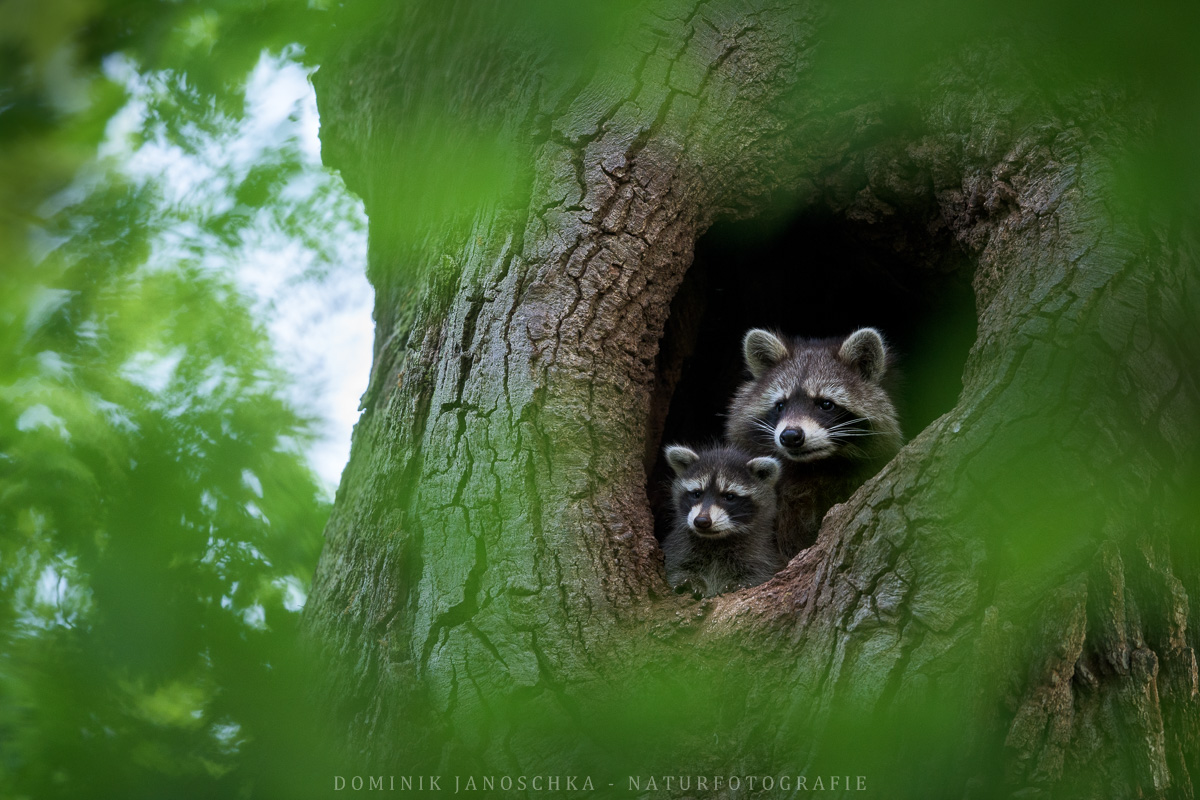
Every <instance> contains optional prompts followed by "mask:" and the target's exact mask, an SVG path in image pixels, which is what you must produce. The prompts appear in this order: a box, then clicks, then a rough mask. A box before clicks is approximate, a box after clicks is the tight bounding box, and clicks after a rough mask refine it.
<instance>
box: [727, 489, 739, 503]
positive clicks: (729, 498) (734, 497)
mask: <svg viewBox="0 0 1200 800" xmlns="http://www.w3.org/2000/svg"><path fill="white" fill-rule="evenodd" d="M737 499H738V496H737V495H736V494H734V493H733V492H726V493H725V501H726V502H728V503H732V502H734V501H735V500H737Z"/></svg>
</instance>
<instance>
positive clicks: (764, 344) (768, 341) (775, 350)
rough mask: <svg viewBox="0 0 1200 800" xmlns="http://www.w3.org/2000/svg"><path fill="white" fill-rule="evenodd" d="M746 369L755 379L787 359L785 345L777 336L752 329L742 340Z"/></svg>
mask: <svg viewBox="0 0 1200 800" xmlns="http://www.w3.org/2000/svg"><path fill="white" fill-rule="evenodd" d="M742 354H743V355H744V356H745V357H746V367H747V368H748V369H749V370H750V374H751V375H753V376H754V377H755V378H759V377H762V374H763V373H764V372H766V371H767V370H769V369H770V368H771V367H773V366H775V365H776V364H778V363H779V362H780V361H783V359H785V358H787V354H788V351H787V345H786V344H784V343H783V342H782V341H781V340H780V339H779V337H778V336H776V335H775V334H773V333H771V332H770V331H765V330H763V329H762V328H754V329H753V330H751V331H750V332H749V333H747V334H746V338H745V339H743V340H742Z"/></svg>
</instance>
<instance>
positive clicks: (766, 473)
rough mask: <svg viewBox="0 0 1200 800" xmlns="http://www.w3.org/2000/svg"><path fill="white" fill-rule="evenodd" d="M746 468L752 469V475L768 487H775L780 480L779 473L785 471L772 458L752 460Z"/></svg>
mask: <svg viewBox="0 0 1200 800" xmlns="http://www.w3.org/2000/svg"><path fill="white" fill-rule="evenodd" d="M746 466H747V467H749V468H750V474H751V475H753V476H754V477H755V478H758V479H759V480H760V481H762V482H763V483H765V484H767V485H768V486H774V485H775V482H776V481H778V480H779V473H780V472H781V471H782V470H783V467H781V466H780V465H779V462H778V461H777V460H775V459H774V458H771V457H770V456H763V457H762V458H752V459H750V460H749V461H747V462H746Z"/></svg>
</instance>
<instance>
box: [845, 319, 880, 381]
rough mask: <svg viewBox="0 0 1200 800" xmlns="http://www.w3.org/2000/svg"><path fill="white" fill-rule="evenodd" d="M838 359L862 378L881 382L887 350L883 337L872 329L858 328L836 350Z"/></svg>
mask: <svg viewBox="0 0 1200 800" xmlns="http://www.w3.org/2000/svg"><path fill="white" fill-rule="evenodd" d="M838 358H839V359H841V361H842V362H843V363H844V364H848V365H849V366H852V367H854V368H855V369H857V370H858V371H859V373H861V374H862V376H863V378H864V379H865V380H868V381H872V382H874V383H879V381H881V380H883V375H884V373H885V372H886V371H887V348H885V347H884V345H883V337H882V336H881V335H880V334H879V331H877V330H875V329H874V328H859V329H858V330H856V331H855V332H854V333H852V334H850V335H849V336H847V337H846V341H844V342H842V346H841V348H840V349H839V350H838Z"/></svg>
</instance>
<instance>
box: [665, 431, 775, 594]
mask: <svg viewBox="0 0 1200 800" xmlns="http://www.w3.org/2000/svg"><path fill="white" fill-rule="evenodd" d="M665 455H666V458H667V463H668V464H669V465H670V466H671V469H672V470H674V471H675V477H674V479H673V480H672V481H671V521H672V524H671V530H670V532H669V533H668V534H667V536H666V538H665V539H663V543H662V548H663V555H664V556H665V557H666V564H667V580H668V581H670V582H671V585H672V586H675V587H677V588H683V589H687V588H690V589H691V590H692V591H693V592H694V593H695V594H699V595H703V596H705V597H711V596H712V595H714V594H721V593H723V592H729V591H732V590H734V589H741V588H744V587H746V586H755V585H757V584H760V583H762V582H764V581H766V580H768V579H770V577H771V576H772V575H774V574H775V573H776V572H777V571H779V569H780V568H781V567H782V566H783V559H782V558H781V557H780V555H779V549H778V547H777V545H776V543H775V527H774V523H775V508H776V498H775V482H776V481H777V480H778V479H779V473H780V470H781V469H782V467H781V465H780V463H779V462H778V461H776V460H775V459H774V458H771V457H770V456H761V457H757V458H756V457H754V456H753V455H751V454H750V453H747V452H745V451H743V450H739V449H737V448H734V447H726V446H715V447H706V448H702V449H700V450H699V451H696V450H692V449H691V448H688V447H683V446H681V445H671V446H670V447H667V448H666V450H665Z"/></svg>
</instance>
